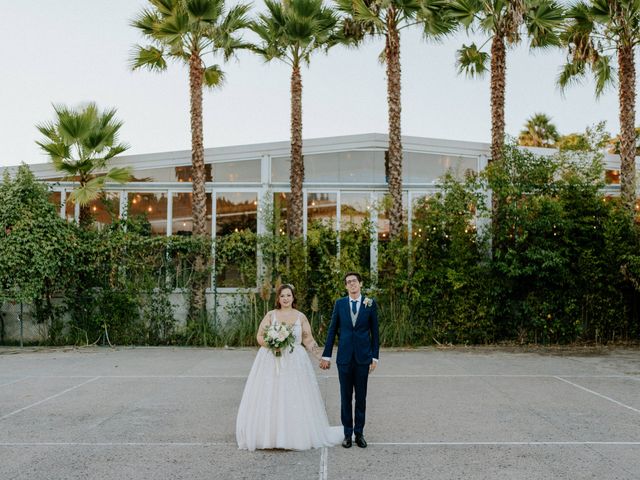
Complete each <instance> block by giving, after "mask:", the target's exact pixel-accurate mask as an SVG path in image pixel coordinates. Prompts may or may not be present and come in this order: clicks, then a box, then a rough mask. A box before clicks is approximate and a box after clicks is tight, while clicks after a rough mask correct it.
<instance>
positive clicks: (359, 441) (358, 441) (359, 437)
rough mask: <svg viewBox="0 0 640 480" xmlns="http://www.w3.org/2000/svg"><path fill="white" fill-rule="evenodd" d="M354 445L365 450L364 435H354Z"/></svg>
mask: <svg viewBox="0 0 640 480" xmlns="http://www.w3.org/2000/svg"><path fill="white" fill-rule="evenodd" d="M356 445H358V446H359V447H360V448H367V441H366V440H365V439H364V435H362V434H360V435H356Z"/></svg>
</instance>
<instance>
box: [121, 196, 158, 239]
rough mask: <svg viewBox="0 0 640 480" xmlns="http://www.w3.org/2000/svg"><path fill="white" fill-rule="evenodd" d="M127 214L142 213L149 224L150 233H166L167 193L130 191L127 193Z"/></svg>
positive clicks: (131, 215)
mask: <svg viewBox="0 0 640 480" xmlns="http://www.w3.org/2000/svg"><path fill="white" fill-rule="evenodd" d="M127 207H128V216H129V218H132V217H134V216H139V215H142V216H144V218H146V219H147V220H148V221H149V223H150V224H151V234H152V235H166V234H167V193H166V192H162V193H150V192H144V193H142V192H140V193H134V192H130V193H129V194H128V202H127Z"/></svg>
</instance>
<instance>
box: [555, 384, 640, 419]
mask: <svg viewBox="0 0 640 480" xmlns="http://www.w3.org/2000/svg"><path fill="white" fill-rule="evenodd" d="M556 378H557V379H558V380H561V381H563V382H565V383H568V384H569V385H573V386H574V387H576V388H579V389H580V390H584V391H585V392H589V393H592V394H593V395H596V396H598V397H600V398H604V399H605V400H609V401H610V402H613V403H615V404H616V405H620V406H621V407H624V408H628V409H629V410H632V411H634V412H636V413H640V410H638V409H637V408H633V407H631V406H629V405H626V404H624V403H622V402H619V401H618V400H614V399H613V398H611V397H607V396H606V395H602V394H601V393H598V392H596V391H594V390H591V389H589V388H587V387H583V386H582V385H578V384H577V383H573V382H570V381H569V380H566V379H564V378H562V377H556Z"/></svg>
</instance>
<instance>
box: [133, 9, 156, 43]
mask: <svg viewBox="0 0 640 480" xmlns="http://www.w3.org/2000/svg"><path fill="white" fill-rule="evenodd" d="M160 21H161V18H160V15H159V14H158V13H157V12H155V11H153V10H151V9H149V8H145V9H143V10H142V11H140V13H139V14H138V15H137V16H136V17H135V18H134V19H133V20H132V21H131V22H130V25H131V26H132V27H134V28H137V29H138V30H140V31H141V32H142V34H143V35H145V36H147V37H151V38H153V35H154V33H155V28H156V25H157V24H158V23H160Z"/></svg>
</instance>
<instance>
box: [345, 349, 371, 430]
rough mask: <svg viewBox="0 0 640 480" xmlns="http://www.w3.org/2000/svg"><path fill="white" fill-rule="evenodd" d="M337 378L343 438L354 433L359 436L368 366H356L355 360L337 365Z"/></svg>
mask: <svg viewBox="0 0 640 480" xmlns="http://www.w3.org/2000/svg"><path fill="white" fill-rule="evenodd" d="M338 378H339V379H340V403H341V405H342V410H341V415H340V417H341V420H342V426H343V427H344V436H345V437H351V435H353V433H354V432H355V433H356V434H361V433H363V431H364V420H365V412H366V410H367V380H368V379H369V365H360V364H357V363H356V361H355V358H352V359H351V363H348V364H338ZM354 392H355V397H356V408H355V422H354V418H353V417H354V415H353V406H352V405H353V404H352V401H353V394H354Z"/></svg>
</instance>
